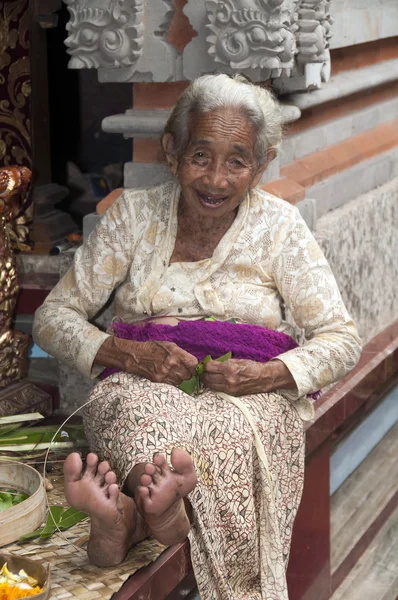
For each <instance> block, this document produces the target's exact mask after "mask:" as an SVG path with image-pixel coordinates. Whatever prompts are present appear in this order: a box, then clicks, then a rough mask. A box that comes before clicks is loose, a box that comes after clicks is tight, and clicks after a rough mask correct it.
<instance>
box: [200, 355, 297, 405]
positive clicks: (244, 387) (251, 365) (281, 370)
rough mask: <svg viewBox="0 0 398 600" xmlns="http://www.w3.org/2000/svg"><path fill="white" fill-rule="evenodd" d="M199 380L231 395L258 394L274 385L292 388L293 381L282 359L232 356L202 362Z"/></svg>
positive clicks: (207, 385)
mask: <svg viewBox="0 0 398 600" xmlns="http://www.w3.org/2000/svg"><path fill="white" fill-rule="evenodd" d="M201 381H202V383H203V385H204V387H206V388H210V389H212V390H214V391H215V392H225V393H226V394H230V395H231V396H246V395H250V394H261V393H265V392H270V391H272V390H275V389H278V388H279V389H281V388H285V389H294V388H295V387H296V384H295V381H294V379H293V377H292V375H291V373H290V371H289V370H288V368H287V367H286V366H285V365H284V363H283V362H281V361H279V360H272V361H271V362H268V363H259V362H256V361H254V360H241V359H234V358H231V359H229V360H227V361H225V362H218V361H216V360H211V361H209V362H207V363H206V364H205V365H204V372H203V375H202V376H201Z"/></svg>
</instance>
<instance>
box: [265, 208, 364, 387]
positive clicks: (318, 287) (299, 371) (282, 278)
mask: <svg viewBox="0 0 398 600" xmlns="http://www.w3.org/2000/svg"><path fill="white" fill-rule="evenodd" d="M291 211H292V213H293V214H292V216H293V218H291V219H290V220H289V221H286V220H285V221H282V222H281V226H280V227H279V230H278V231H277V234H276V236H275V237H276V238H277V239H278V243H275V244H274V248H273V251H272V252H271V254H270V257H269V259H268V260H267V263H266V264H265V265H264V269H266V270H267V272H268V273H272V274H273V277H274V279H275V282H276V285H277V288H278V290H279V292H280V294H281V296H282V298H283V299H284V301H285V303H286V306H287V307H288V308H289V310H290V311H291V313H292V316H293V318H294V320H295V322H296V324H297V325H298V327H300V328H302V329H304V332H305V337H306V342H305V343H304V344H303V345H302V346H300V347H299V348H295V349H294V350H289V351H288V352H285V353H284V354H281V355H280V356H278V360H279V361H281V362H282V363H284V365H285V366H286V367H287V369H288V370H289V371H290V373H291V375H292V377H293V378H294V380H295V382H296V386H297V397H301V396H304V395H305V394H310V393H313V392H315V391H317V390H319V389H321V388H322V387H324V386H326V385H328V384H330V383H333V382H335V381H337V380H339V379H341V378H342V377H344V376H345V375H346V374H347V373H349V371H351V369H353V367H354V366H355V364H356V363H357V361H358V359H359V356H360V353H361V342H360V338H359V336H358V332H357V328H356V326H355V323H354V322H353V320H352V319H351V317H350V316H349V314H348V312H347V310H346V308H345V306H344V303H343V300H342V298H341V295H340V292H339V289H338V286H337V283H336V280H335V278H334V276H333V273H332V271H331V268H330V266H329V264H328V262H327V260H326V258H325V257H324V255H323V253H322V251H321V249H320V248H319V246H318V244H317V242H316V240H315V238H314V236H313V235H312V233H311V232H310V230H309V229H308V227H307V225H306V223H305V222H304V220H303V219H302V217H301V215H300V214H299V212H298V211H297V209H293V208H291Z"/></svg>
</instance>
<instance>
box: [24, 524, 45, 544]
mask: <svg viewBox="0 0 398 600" xmlns="http://www.w3.org/2000/svg"><path fill="white" fill-rule="evenodd" d="M43 531H44V527H42V528H41V529H36V530H35V531H31V532H30V533H25V535H21V537H20V538H18V542H27V541H28V540H34V539H35V538H38V537H40V535H41V534H42V532H43Z"/></svg>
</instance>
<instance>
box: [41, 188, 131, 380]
mask: <svg viewBox="0 0 398 600" xmlns="http://www.w3.org/2000/svg"><path fill="white" fill-rule="evenodd" d="M134 222H135V218H134V213H133V203H132V202H129V201H128V199H127V198H126V194H123V195H122V196H121V197H120V198H118V199H117V200H116V202H115V203H114V204H113V205H112V206H111V207H110V208H109V210H108V211H107V212H106V213H105V215H104V217H103V218H102V220H101V222H100V224H99V225H98V226H97V228H96V230H95V231H94V232H93V233H92V234H91V235H90V237H89V239H88V241H87V242H86V243H85V244H84V245H83V246H82V247H81V248H79V249H78V250H77V252H76V255H75V259H74V264H73V266H72V267H71V268H70V269H69V271H68V272H67V273H66V275H65V276H64V277H63V278H62V279H61V281H60V282H59V283H58V284H57V285H56V286H55V288H54V289H53V290H52V292H51V293H50V294H49V296H48V297H47V298H46V300H45V302H44V304H43V305H42V306H41V307H40V308H39V309H38V310H37V311H36V315H35V321H34V325H33V339H34V340H35V342H37V344H38V345H39V346H40V347H41V348H43V349H44V350H45V351H46V352H48V353H49V354H51V355H52V356H55V357H56V358H58V359H60V360H63V361H65V362H67V363H68V364H70V365H71V366H73V367H75V368H77V369H79V371H81V372H82V373H83V374H84V375H87V376H89V377H95V376H96V375H98V374H99V373H100V372H101V371H102V367H101V368H94V370H93V368H92V367H93V361H94V358H95V356H96V354H97V352H98V350H99V348H100V347H101V346H102V344H103V343H104V341H105V340H106V339H107V338H108V337H109V336H108V334H106V333H104V332H103V331H100V330H99V329H98V328H97V327H95V326H94V325H92V324H90V323H88V319H90V318H92V317H94V316H95V314H96V313H97V312H98V311H99V310H100V309H101V308H102V307H103V306H104V305H105V304H106V302H107V300H108V299H109V296H110V295H111V293H112V291H113V290H114V289H115V288H116V287H117V286H118V285H119V284H120V283H122V282H123V281H124V279H125V278H126V275H127V273H128V269H129V267H130V264H131V260H132V255H133V250H134V244H135V239H134V233H135V232H134Z"/></svg>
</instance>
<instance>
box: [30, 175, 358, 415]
mask: <svg viewBox="0 0 398 600" xmlns="http://www.w3.org/2000/svg"><path fill="white" fill-rule="evenodd" d="M179 195H180V188H179V185H178V184H177V183H176V182H175V181H168V182H166V183H164V184H162V185H159V186H156V187H153V188H149V189H144V190H142V189H140V190H126V191H125V192H124V193H123V194H122V196H121V197H120V198H118V199H117V200H116V202H115V203H114V204H113V205H112V206H111V207H110V208H109V209H108V211H107V212H106V213H105V215H104V217H103V218H102V220H101V222H100V224H99V225H98V226H97V228H96V230H95V231H94V232H93V233H92V234H91V236H90V237H89V239H88V241H87V242H86V243H85V244H84V245H83V246H82V247H81V248H79V249H78V251H77V252H76V255H75V260H74V265H73V266H72V267H71V268H70V270H69V271H68V272H67V273H66V275H65V276H64V277H63V279H62V280H61V281H60V282H59V283H58V284H57V285H56V287H55V288H54V289H53V290H52V292H51V293H50V295H49V296H48V297H47V299H46V301H45V302H44V304H43V305H42V306H41V307H40V308H39V309H38V311H37V312H36V316H35V322H34V331H33V335H34V339H35V341H36V342H37V343H38V344H39V345H40V346H41V347H42V348H43V349H44V350H46V351H47V352H48V353H49V354H51V355H52V356H55V357H56V358H58V359H60V360H63V361H66V362H67V363H69V364H70V365H72V366H73V367H76V368H77V369H79V370H80V371H81V372H82V373H83V374H85V375H87V376H89V377H96V376H97V375H99V373H100V372H101V371H102V369H101V368H100V367H98V366H95V367H93V361H94V358H95V355H96V353H97V351H98V349H99V348H100V346H101V345H102V343H103V342H104V340H105V339H106V338H107V337H108V334H107V333H105V332H103V331H100V330H99V329H98V328H97V327H96V326H95V325H93V324H91V323H90V322H89V320H90V319H91V318H93V317H94V316H95V315H96V313H97V312H98V311H99V310H100V308H102V307H103V306H104V304H105V303H106V302H107V300H108V298H109V296H110V295H111V293H112V291H113V290H116V292H115V315H117V316H121V317H123V318H124V319H125V320H127V321H130V322H137V321H140V320H143V319H146V318H148V317H149V316H151V315H156V316H174V317H178V318H180V319H181V318H182V319H192V318H194V319H195V318H201V317H203V316H210V315H211V316H214V317H215V318H217V319H220V320H223V319H229V318H235V319H237V320H238V321H241V322H247V323H255V324H259V325H263V326H265V327H268V328H271V329H276V330H278V331H284V332H285V333H288V334H290V335H293V328H292V327H291V326H290V325H289V324H288V323H287V322H286V321H284V320H283V309H282V299H283V300H284V302H285V304H286V306H287V307H288V308H289V309H290V311H291V313H292V315H293V318H294V320H295V322H296V324H297V326H298V327H299V328H302V329H303V330H304V332H305V337H306V342H305V343H304V345H302V346H301V347H299V348H296V349H294V350H290V351H289V352H286V353H285V354H282V355H281V356H279V357H278V358H279V359H280V360H281V361H283V362H284V364H285V365H286V366H287V368H288V369H289V371H290V372H291V374H292V375H293V378H294V380H295V382H296V384H297V390H298V391H297V392H291V391H289V392H287V391H285V390H282V392H283V393H284V395H286V396H287V397H289V399H291V400H292V401H294V402H295V403H296V406H297V409H298V410H299V412H300V414H301V416H302V417H303V418H304V419H306V420H307V419H311V418H312V415H313V408H312V403H311V402H310V401H309V400H307V398H305V396H306V395H307V394H310V393H312V392H314V391H316V390H318V389H320V388H322V387H324V386H326V385H328V384H330V383H332V382H334V381H336V380H338V379H340V378H341V377H343V376H344V375H346V374H347V373H348V372H349V371H350V370H351V369H352V368H353V367H354V366H355V364H356V362H357V360H358V358H359V355H360V349H361V348H360V340H359V337H358V333H357V329H356V326H355V324H354V322H353V321H352V320H351V318H350V317H349V315H348V313H347V310H346V308H345V306H344V304H343V301H342V299H341V296H340V293H339V290H338V288H337V284H336V281H335V279H334V276H333V274H332V272H331V269H330V267H329V265H328V263H327V261H326V259H325V257H324V256H323V253H322V251H321V250H320V248H319V246H318V244H317V242H316V241H315V239H314V237H313V235H312V234H311V232H310V231H309V229H308V227H307V225H306V224H305V222H304V221H303V219H302V218H301V216H300V213H299V211H298V210H297V209H296V208H295V207H293V206H291V205H290V204H288V203H287V202H285V201H284V200H280V199H279V198H276V197H275V196H272V195H270V194H267V193H266V192H263V191H262V190H260V189H257V188H256V189H255V190H253V191H252V192H251V193H250V194H249V195H248V196H247V197H246V198H245V200H244V201H243V202H242V204H241V205H240V207H239V210H238V214H237V217H236V219H235V221H234V222H233V224H232V226H231V227H230V229H229V230H228V231H227V233H226V234H225V235H224V237H223V238H222V240H221V241H220V243H219V244H218V246H217V248H216V249H215V251H214V253H213V256H212V257H211V258H209V259H206V260H201V261H199V262H191V263H189V262H186V263H184V262H179V263H172V264H171V265H170V264H169V261H170V257H171V255H172V252H173V249H174V243H175V239H176V233H177V207H178V200H179Z"/></svg>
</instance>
